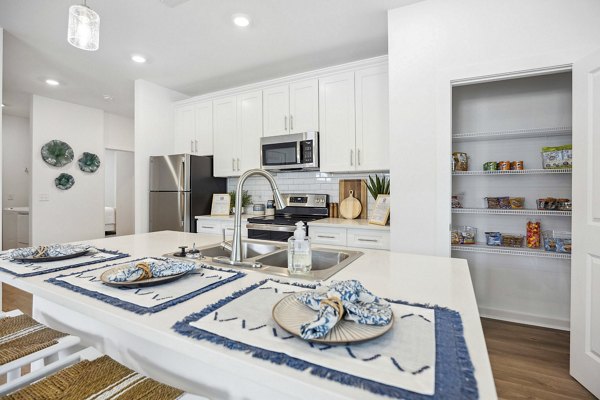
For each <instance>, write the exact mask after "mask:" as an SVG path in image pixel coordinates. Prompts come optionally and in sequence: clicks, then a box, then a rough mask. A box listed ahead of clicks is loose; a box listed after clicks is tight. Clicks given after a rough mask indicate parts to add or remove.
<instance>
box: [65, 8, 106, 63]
mask: <svg viewBox="0 0 600 400" xmlns="http://www.w3.org/2000/svg"><path fill="white" fill-rule="evenodd" d="M67 40H68V41H69V43H70V44H71V45H73V46H75V47H77V48H78V49H82V50H88V51H96V50H98V47H99V46H100V16H99V15H98V13H97V12H96V11H94V10H92V9H91V8H89V7H88V6H87V1H86V0H84V1H83V4H81V5H74V6H71V7H69V32H68V35H67Z"/></svg>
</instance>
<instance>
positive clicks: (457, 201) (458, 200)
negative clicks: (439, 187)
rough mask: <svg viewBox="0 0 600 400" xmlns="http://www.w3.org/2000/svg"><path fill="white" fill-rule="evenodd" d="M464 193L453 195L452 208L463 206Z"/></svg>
mask: <svg viewBox="0 0 600 400" xmlns="http://www.w3.org/2000/svg"><path fill="white" fill-rule="evenodd" d="M462 197H463V196H462V195H460V194H455V195H453V196H452V200H451V205H452V208H463V206H462Z"/></svg>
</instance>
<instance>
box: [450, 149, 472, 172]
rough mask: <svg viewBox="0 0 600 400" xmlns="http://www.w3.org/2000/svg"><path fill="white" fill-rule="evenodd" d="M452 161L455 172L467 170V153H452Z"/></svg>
mask: <svg viewBox="0 0 600 400" xmlns="http://www.w3.org/2000/svg"><path fill="white" fill-rule="evenodd" d="M452 160H453V162H454V170H455V171H468V170H469V157H468V156H467V153H460V152H454V153H452Z"/></svg>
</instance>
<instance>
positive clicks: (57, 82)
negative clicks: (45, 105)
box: [46, 79, 60, 86]
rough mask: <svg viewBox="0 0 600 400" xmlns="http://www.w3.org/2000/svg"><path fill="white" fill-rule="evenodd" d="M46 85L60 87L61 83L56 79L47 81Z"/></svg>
mask: <svg viewBox="0 0 600 400" xmlns="http://www.w3.org/2000/svg"><path fill="white" fill-rule="evenodd" d="M46 84H48V85H50V86H58V85H60V82H59V81H57V80H56V79H46Z"/></svg>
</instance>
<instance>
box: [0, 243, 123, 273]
mask: <svg viewBox="0 0 600 400" xmlns="http://www.w3.org/2000/svg"><path fill="white" fill-rule="evenodd" d="M125 257H129V254H125V253H121V252H119V251H114V250H106V249H93V250H91V251H90V253H89V254H86V255H83V256H81V257H77V258H70V259H66V260H61V261H48V262H36V263H27V262H19V261H14V260H12V259H11V257H10V250H9V251H3V252H0V271H3V272H8V273H9V274H12V275H16V276H18V277H21V278H26V277H28V276H36V275H42V274H48V273H51V272H58V271H63V270H65V269H69V268H77V267H83V266H86V265H92V264H97V263H101V262H107V261H113V260H118V259H120V258H125Z"/></svg>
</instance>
